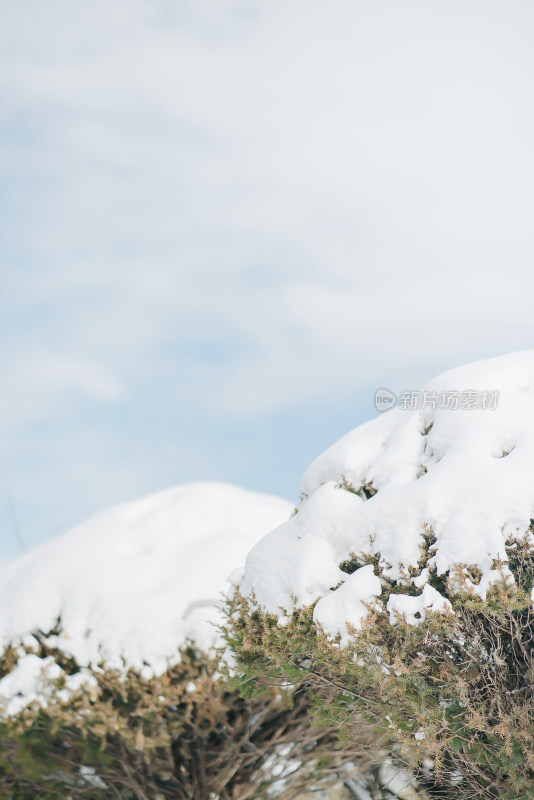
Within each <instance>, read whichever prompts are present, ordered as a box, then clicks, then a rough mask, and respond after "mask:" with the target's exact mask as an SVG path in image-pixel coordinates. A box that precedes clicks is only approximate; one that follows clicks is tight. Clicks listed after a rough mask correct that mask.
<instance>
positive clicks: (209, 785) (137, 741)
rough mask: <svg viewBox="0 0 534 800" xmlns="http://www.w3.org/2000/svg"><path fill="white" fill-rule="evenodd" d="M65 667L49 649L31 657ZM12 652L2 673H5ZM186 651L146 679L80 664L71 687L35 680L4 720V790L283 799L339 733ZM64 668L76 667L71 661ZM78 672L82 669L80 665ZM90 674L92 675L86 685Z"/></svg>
mask: <svg viewBox="0 0 534 800" xmlns="http://www.w3.org/2000/svg"><path fill="white" fill-rule="evenodd" d="M32 656H33V657H35V658H37V657H38V658H40V659H42V660H44V659H52V660H53V661H54V662H57V661H59V662H62V661H63V660H62V655H61V653H58V652H57V651H54V650H51V649H50V648H47V647H46V646H44V645H43V646H42V647H41V648H40V652H39V654H38V656H37V655H36V654H34V653H32V654H29V655H28V657H32ZM8 660H9V654H7V655H6V658H5V659H4V660H3V661H0V670H2V672H6V670H10V669H11V667H12V664H10V663H9V661H8ZM219 666H220V665H219V662H218V661H217V660H216V659H213V658H209V657H207V656H206V655H202V654H200V653H198V652H197V651H195V650H194V649H192V648H188V649H183V650H182V652H181V659H180V661H179V663H176V664H174V665H173V666H172V667H169V668H168V669H167V670H166V671H165V672H163V673H162V674H159V675H154V676H152V677H150V678H147V677H143V676H142V675H140V674H139V672H138V671H136V670H134V669H130V670H129V671H128V672H127V673H121V672H119V671H116V670H112V669H99V668H90V669H89V670H87V669H85V670H84V671H85V673H86V677H85V680H84V681H83V683H82V685H81V686H80V687H79V688H78V689H77V690H71V691H69V692H68V694H65V679H64V678H59V679H55V680H53V679H48V680H46V679H43V681H42V683H41V690H42V692H45V691H46V700H47V701H46V704H43V703H40V702H37V701H34V702H33V703H31V704H29V705H27V706H26V707H25V708H24V709H22V710H20V711H19V713H17V714H15V715H13V716H10V717H6V718H4V719H3V720H2V721H0V796H1V797H3V798H16V800H34V798H35V797H39V798H43V800H52V798H57V797H67V796H69V797H71V798H91V799H92V800H107V798H121V800H141V799H143V800H145V798H150V799H151V800H163V799H164V798H168V799H169V800H171V799H172V800H206V799H207V798H210V797H212V798H220V800H230V799H231V800H247V798H260V797H263V796H271V797H272V796H275V797H280V798H284V797H290V796H293V795H294V793H295V791H296V790H297V789H298V787H299V786H301V785H302V783H303V782H305V781H306V780H307V777H308V774H309V772H310V770H311V769H312V768H313V771H314V772H315V769H316V764H317V761H318V760H319V759H320V758H321V755H322V754H324V752H325V751H326V752H327V753H328V752H329V751H330V750H331V749H332V748H333V742H334V741H335V730H334V729H333V728H332V727H330V728H329V727H327V726H322V727H320V728H318V727H314V728H312V727H311V726H310V723H309V718H308V715H307V710H306V709H307V704H308V700H307V697H306V694H305V692H300V693H298V694H297V696H296V697H295V698H294V702H292V703H291V704H290V703H289V702H288V699H287V698H286V699H284V698H283V697H282V696H281V694H280V693H279V692H278V691H276V689H275V688H272V689H271V690H270V691H269V693H268V694H267V695H265V694H264V695H262V697H261V698H258V699H254V698H251V699H248V700H244V699H243V698H242V697H241V696H240V695H239V693H238V692H237V691H236V690H235V689H233V688H232V687H230V686H229V684H228V683H227V682H226V681H225V680H223V679H222V678H221V676H220V675H219V674H218V668H219ZM63 667H64V669H65V671H66V672H65V674H67V675H68V676H75V675H76V674H80V670H79V668H78V666H77V665H76V664H75V662H74V661H73V660H71V661H70V663H69V664H68V665H67V664H65V662H64V661H63ZM76 670H78V672H76ZM87 675H89V677H90V678H91V680H87Z"/></svg>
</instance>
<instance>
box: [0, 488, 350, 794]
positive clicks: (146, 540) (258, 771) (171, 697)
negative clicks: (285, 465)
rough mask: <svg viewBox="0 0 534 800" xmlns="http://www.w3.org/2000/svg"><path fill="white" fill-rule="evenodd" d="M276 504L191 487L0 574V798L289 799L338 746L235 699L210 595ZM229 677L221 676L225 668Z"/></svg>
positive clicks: (269, 702) (274, 519) (215, 601)
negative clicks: (309, 769)
mask: <svg viewBox="0 0 534 800" xmlns="http://www.w3.org/2000/svg"><path fill="white" fill-rule="evenodd" d="M291 511H292V506H291V505H290V504H289V503H287V502H286V501H284V500H280V499H279V498H274V497H270V496H267V495H262V494H257V493H253V492H248V491H245V490H243V489H239V488H237V487H233V486H228V485H223V484H189V485H185V486H181V487H177V488H176V489H170V490H168V491H166V492H162V493H159V494H157V495H154V496H152V497H149V498H145V499H143V500H140V501H137V502H134V503H128V504H126V505H123V506H120V507H117V508H115V509H111V510H110V511H107V512H104V513H103V514H100V515H98V516H97V517H94V518H93V519H92V520H89V521H88V522H86V523H83V524H82V525H80V526H78V527H77V528H75V529H73V530H72V531H70V532H68V533H66V534H65V535H63V536H61V537H59V538H58V539H55V540H53V541H51V542H49V543H47V544H45V545H44V546H43V547H41V548H40V549H38V550H36V551H34V552H32V553H29V554H28V555H26V556H24V557H23V558H21V559H19V560H18V561H16V562H13V563H12V564H9V565H8V566H7V567H5V568H4V569H3V570H2V571H0V609H1V611H0V645H1V650H0V796H1V797H5V798H13V800H30V798H31V800H33V799H34V798H35V797H40V798H43V799H44V800H47V799H48V798H50V800H52V798H57V797H67V796H68V797H70V798H72V800H74V798H82V797H84V798H94V800H97V799H98V800H104V798H105V799H106V800H107V798H122V799H123V800H130V798H131V799H132V800H134V799H135V800H147V798H150V800H162V799H163V798H173V800H185V799H186V798H187V799H188V800H207V798H210V797H211V798H220V800H229V799H230V798H232V800H246V799H247V798H250V797H261V796H262V795H263V794H264V793H265V792H266V791H267V790H268V787H269V786H271V792H276V794H277V795H279V796H284V793H286V792H289V791H290V790H291V791H295V789H296V786H297V785H298V783H299V781H300V780H301V779H302V780H304V779H305V775H306V766H307V765H309V764H314V765H315V764H316V762H317V759H318V758H319V757H320V755H321V753H322V751H323V750H324V748H327V749H331V747H332V741H333V739H334V738H335V736H334V731H333V729H332V728H328V726H323V727H322V728H313V729H312V728H311V727H310V724H309V719H308V716H307V714H306V706H307V704H308V698H307V695H306V693H305V692H300V693H298V694H297V696H296V697H295V698H294V702H292V703H291V704H290V703H289V701H288V699H287V698H286V699H284V697H283V696H282V695H281V693H280V692H279V691H278V690H277V689H276V687H272V688H271V689H270V690H269V691H268V692H267V693H266V694H264V695H262V697H261V698H250V699H248V700H247V701H245V700H244V699H243V698H242V697H241V696H240V694H239V692H238V691H237V690H236V689H235V688H233V687H232V686H231V685H230V684H229V682H228V679H227V678H226V677H225V676H224V675H223V674H222V673H223V671H224V670H223V666H222V664H221V651H220V650H219V647H220V645H222V641H221V640H220V637H219V634H218V631H217V628H216V625H217V623H218V621H219V620H220V619H222V617H221V614H220V608H219V607H220V605H221V598H220V597H219V594H220V593H221V592H222V590H223V589H224V586H225V580H226V578H227V575H228V573H229V572H230V571H232V570H233V569H234V568H235V566H236V565H239V564H240V563H243V561H244V559H245V556H246V553H247V551H248V550H249V549H250V547H251V546H252V545H253V544H254V543H255V542H257V541H258V539H259V538H260V536H261V535H262V534H264V533H265V532H266V531H268V530H269V529H270V528H272V527H273V526H274V525H277V524H279V523H280V522H282V521H283V520H284V519H287V518H288V517H289V515H290V512H291ZM226 671H228V669H226Z"/></svg>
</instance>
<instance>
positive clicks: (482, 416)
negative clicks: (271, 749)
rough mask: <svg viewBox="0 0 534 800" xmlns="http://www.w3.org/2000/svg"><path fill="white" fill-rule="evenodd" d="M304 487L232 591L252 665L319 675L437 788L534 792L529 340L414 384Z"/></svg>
mask: <svg viewBox="0 0 534 800" xmlns="http://www.w3.org/2000/svg"><path fill="white" fill-rule="evenodd" d="M302 488H303V500H302V502H301V504H300V506H299V509H298V512H297V514H296V515H294V516H293V517H292V518H291V519H290V520H288V521H286V522H285V523H284V524H283V525H282V526H281V527H279V528H278V529H276V530H274V531H273V532H271V533H270V534H268V535H267V536H266V537H264V538H263V539H262V540H261V541H260V542H259V543H258V544H257V545H256V546H255V547H254V548H253V549H252V551H251V553H250V554H249V556H248V557H247V563H246V569H245V572H244V575H243V576H242V578H241V579H240V581H239V582H238V589H236V593H235V595H234V598H233V602H232V606H231V609H230V617H229V619H230V631H229V634H228V635H229V638H230V639H231V641H232V642H233V643H234V646H235V648H236V650H237V651H238V653H239V659H240V665H241V669H242V674H243V676H244V678H245V679H246V680H251V679H253V678H254V677H258V676H260V675H263V674H264V673H265V672H266V671H267V672H269V673H271V674H272V675H273V676H275V675H278V676H285V678H287V677H288V676H289V678H290V680H291V681H292V682H293V683H295V684H296V685H299V683H300V682H304V683H305V684H306V685H310V683H311V684H312V685H314V686H315V687H316V690H317V692H318V693H319V694H322V695H323V699H322V700H319V701H318V707H319V708H320V709H321V708H322V713H323V715H326V717H327V718H328V719H330V721H332V722H333V721H337V723H338V724H339V726H340V728H341V729H343V730H344V732H345V734H346V735H348V736H351V735H352V732H353V731H354V727H355V725H359V724H360V722H359V721H360V717H361V715H363V716H364V717H365V718H366V719H367V720H368V721H369V722H370V723H372V724H374V725H377V726H378V728H379V729H380V730H381V731H382V732H383V736H384V739H383V742H388V743H389V745H390V746H391V747H392V748H393V749H398V748H399V747H400V748H401V750H402V753H403V754H404V757H405V758H407V759H408V760H409V761H410V763H411V764H412V766H413V768H414V769H415V770H419V771H420V772H421V770H422V772H421V776H422V778H423V779H424V778H425V775H424V774H423V773H424V771H425V770H426V773H427V774H426V778H430V777H432V779H433V780H434V782H435V783H436V784H440V787H441V788H440V791H441V792H442V793H443V792H445V794H446V793H447V791H449V790H450V792H451V796H452V795H454V797H457V798H471V797H477V798H484V797H488V798H489V797H492V798H493V797H499V798H509V800H512V798H513V799H514V800H516V798H527V797H532V794H533V792H534V712H533V710H532V709H533V686H534V674H533V673H534V665H533V659H532V641H533V638H534V622H533V612H532V603H533V600H532V593H533V586H534V553H533V543H534V534H533V528H532V524H533V523H532V520H533V519H534V351H527V352H523V353H516V354H512V355H510V356H506V357H502V358H498V359H492V360H488V361H484V362H479V363H477V364H473V365H469V366H467V367H463V368H460V369H457V370H453V371H451V372H449V373H445V374H443V375H441V376H440V377H439V378H437V379H435V380H434V381H432V382H431V383H430V384H429V385H428V386H427V387H425V389H424V390H423V391H422V392H421V393H420V394H419V395H417V393H408V392H407V393H406V394H405V396H404V397H403V398H402V403H401V406H400V407H398V408H395V409H393V410H391V411H388V412H386V413H385V414H383V415H382V416H380V417H379V418H377V419H375V420H373V421H372V422H369V423H367V424H366V425H363V426H361V427H360V428H357V429H356V430H355V431H353V432H352V433H350V434H348V435H347V436H346V437H344V438H343V439H341V440H340V441H339V442H338V443H337V444H335V445H334V446H333V447H332V448H330V449H329V450H327V451H326V452H325V453H324V454H323V455H322V456H320V457H319V458H318V459H317V460H316V461H315V462H314V463H313V464H312V465H311V467H310V468H309V469H308V471H307V472H306V474H305V475H304V478H303V484H302ZM264 679H265V678H263V680H264ZM430 763H432V769H431V773H432V774H431V775H430V773H429V772H428V770H429V764H430Z"/></svg>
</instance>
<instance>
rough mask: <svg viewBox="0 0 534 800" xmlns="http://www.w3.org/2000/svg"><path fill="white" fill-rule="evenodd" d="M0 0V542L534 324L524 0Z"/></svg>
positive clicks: (284, 480) (221, 471) (281, 485)
mask: <svg viewBox="0 0 534 800" xmlns="http://www.w3.org/2000/svg"><path fill="white" fill-rule="evenodd" d="M0 12H1V17H2V24H1V25H0V367H1V369H0V411H1V413H0V558H3V559H5V558H8V557H11V556H13V555H16V554H18V553H19V552H21V551H23V550H24V549H27V548H30V547H32V546H34V545H36V544H38V543H39V542H42V541H44V540H45V539H47V538H48V537H50V536H53V535H55V534H58V533H60V532H61V531H63V530H65V529H67V528H69V527H70V526H72V525H73V524H75V523H76V522H78V521H80V520H82V519H83V518H85V517H87V516H89V515H90V514H93V513H95V512H97V511H99V510H101V509H103V508H105V507H107V506H109V505H112V504H114V503H117V502H122V501H125V500H129V499H132V498H135V497H139V496H141V495H143V494H147V493H149V492H153V491H156V490H159V489H163V488H165V487H167V486H172V485H174V484H177V483H181V482H184V481H189V480H201V479H210V480H213V479H216V480H225V481H230V482H234V483H238V484H240V485H242V486H245V487H247V488H251V489H258V490H262V491H267V492H273V493H276V494H280V495H282V496H284V497H287V498H289V499H291V500H296V499H298V496H299V481H300V476H301V475H302V473H303V472H304V470H305V468H306V467H307V465H308V464H309V462H310V461H311V460H312V459H313V458H314V457H315V456H316V455H318V454H319V453H320V452H321V451H322V450H323V449H324V448H325V447H327V446H328V445H330V444H331V443H332V442H333V441H334V440H335V439H337V438H338V437H339V436H341V435H342V434H344V433H345V432H346V431H348V430H350V429H351V428H353V427H354V426H356V425H358V424H360V423H361V422H363V421H365V420H367V419H370V418H372V417H373V416H375V415H376V413H377V412H376V410H375V408H374V392H375V390H376V388H377V387H387V388H390V389H391V390H393V391H395V392H399V391H401V390H404V389H418V388H420V387H421V386H422V385H423V384H424V383H426V382H427V381H428V380H429V379H430V378H432V377H433V376H434V375H435V374H437V373H439V372H441V371H443V370H445V369H449V368H452V367H454V366H457V365H459V364H462V363H465V362H469V361H472V360H476V359H479V358H485V357H490V356H494V355H500V354H503V353H506V352H509V351H513V350H518V349H522V348H526V347H532V346H533V339H534V322H533V315H532V308H531V306H532V299H531V298H532V296H533V290H534V269H533V257H534V232H533V231H534V229H533V225H532V219H533V216H534V144H533V143H534V104H533V103H532V77H533V74H534V73H533V71H534V50H533V49H532V29H533V25H534V6H533V5H532V3H530V2H528V0H524V1H521V0H506V2H505V0H499V2H495V0H476V1H475V0H418V1H416V0H403V2H402V3H399V2H398V0H381V1H380V2H374V3H371V2H367V0H365V2H364V1H363V0H351V1H350V2H349V1H348V0H329V2H328V3H326V2H324V0H322V2H317V0H250V1H249V2H246V1H245V0H239V1H238V0H196V2H195V3H191V2H189V0H91V2H90V3H89V2H88V0H80V1H79V2H77V3H72V2H70V0H48V2H47V3H42V2H40V0H17V2H16V3H12V2H10V1H9V0H0Z"/></svg>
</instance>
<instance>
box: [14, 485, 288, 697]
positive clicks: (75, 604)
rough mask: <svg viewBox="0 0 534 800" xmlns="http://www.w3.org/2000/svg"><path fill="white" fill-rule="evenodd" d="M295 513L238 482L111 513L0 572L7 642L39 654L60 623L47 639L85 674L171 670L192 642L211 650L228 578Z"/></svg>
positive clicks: (29, 670) (187, 489) (172, 493)
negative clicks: (101, 668)
mask: <svg viewBox="0 0 534 800" xmlns="http://www.w3.org/2000/svg"><path fill="white" fill-rule="evenodd" d="M292 509H293V506H292V505H291V504H290V503H289V502H287V501H286V500H282V499H280V498H278V497H273V496H271V495H266V494H260V493H257V492H251V491H247V490H245V489H241V488H238V487H236V486H231V485H228V484H224V483H190V484H184V485H182V486H178V487H176V488H173V489H168V490H166V491H163V492H159V493H157V494H154V495H151V496H150V497H146V498H144V499H141V500H137V501H135V502H131V503H125V504H124V505H120V506H117V507H115V508H112V509H110V510H107V511H104V512H102V513H100V514H98V515H96V516H94V517H92V518H91V519H89V520H87V521H86V522H83V523H82V524H80V525H78V526H76V527H75V528H73V529H72V530H70V531H68V532H67V533H65V534H63V535H62V536H59V537H58V538H56V539H54V540H52V541H50V542H47V543H46V544H44V545H43V546H41V547H40V548H39V549H37V550H35V551H33V552H31V553H28V554H27V555H26V556H24V557H22V558H19V559H18V560H16V561H14V562H12V563H10V564H8V565H7V566H6V567H4V568H3V569H2V570H0V609H1V610H0V646H1V647H2V648H4V647H5V646H6V645H7V644H9V643H14V644H15V645H17V644H19V643H22V644H24V645H25V646H26V647H28V646H30V647H31V642H32V640H33V641H34V642H35V640H34V639H33V637H32V636H31V635H30V634H32V632H36V631H41V632H42V633H44V634H48V633H49V632H50V631H51V630H53V629H54V628H55V626H56V623H57V621H58V619H60V629H61V631H60V634H59V635H58V636H54V635H52V636H48V637H47V642H48V644H50V645H51V646H56V647H59V648H60V649H61V650H62V651H63V652H65V653H67V654H69V655H72V656H74V658H75V659H76V661H77V662H78V664H79V665H80V666H81V667H84V666H87V665H89V664H98V663H99V662H100V661H101V660H104V661H105V662H106V664H107V665H109V666H117V667H123V666H124V665H126V666H134V667H136V668H139V669H141V668H143V666H145V667H146V665H149V666H150V668H151V669H153V670H154V671H162V670H164V669H165V667H166V666H167V663H168V662H169V661H173V660H174V661H176V658H177V649H178V648H179V647H180V646H181V645H183V644H184V642H185V641H186V640H187V639H191V640H193V641H194V642H195V643H196V644H197V646H199V647H200V648H202V649H209V648H210V647H211V646H212V645H213V644H214V643H215V641H216V636H217V634H216V629H215V627H214V623H217V622H218V621H219V619H220V611H219V609H218V604H219V602H220V595H221V592H223V590H224V589H225V583H226V579H227V577H228V575H229V573H230V572H231V571H232V570H234V569H235V567H236V566H238V565H239V564H243V563H244V560H245V556H246V554H247V552H248V550H250V548H251V547H252V546H253V545H254V544H255V543H256V542H257V541H258V539H259V538H260V537H261V536H262V535H263V534H265V533H266V532H267V531H268V530H270V529H271V528H273V527H274V526H275V525H279V524H280V523H281V522H282V521H283V520H285V519H287V518H288V517H289V515H290V513H291V511H292ZM35 644H37V643H36V642H35ZM26 658H27V659H28V658H29V661H28V665H27V666H26V667H24V663H25V661H24V657H23V658H22V659H21V660H20V661H19V668H20V669H19V672H20V675H22V674H24V675H25V676H26V677H28V676H29V678H28V679H29V680H30V682H31V677H32V676H33V674H34V673H35V672H36V670H37V667H38V666H39V665H37V664H36V662H35V659H34V658H31V657H30V656H26ZM42 666H43V665H41V667H42ZM45 666H46V665H45ZM20 675H17V676H15V677H16V678H17V680H19V678H20ZM9 677H10V676H8V678H9ZM15 677H13V678H11V681H12V682H14V681H15ZM4 680H6V679H4ZM2 683H3V681H2V682H0V684H2Z"/></svg>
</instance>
